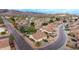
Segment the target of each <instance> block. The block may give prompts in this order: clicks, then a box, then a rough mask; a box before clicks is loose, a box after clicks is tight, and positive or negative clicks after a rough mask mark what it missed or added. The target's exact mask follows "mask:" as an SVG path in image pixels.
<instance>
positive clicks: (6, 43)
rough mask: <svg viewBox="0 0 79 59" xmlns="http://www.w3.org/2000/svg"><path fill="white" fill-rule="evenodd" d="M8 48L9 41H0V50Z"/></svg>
mask: <svg viewBox="0 0 79 59" xmlns="http://www.w3.org/2000/svg"><path fill="white" fill-rule="evenodd" d="M8 46H9V40H8V39H0V48H5V47H8Z"/></svg>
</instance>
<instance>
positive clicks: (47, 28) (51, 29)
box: [42, 23, 55, 32]
mask: <svg viewBox="0 0 79 59" xmlns="http://www.w3.org/2000/svg"><path fill="white" fill-rule="evenodd" d="M54 28H55V26H54V24H53V23H50V24H48V25H47V26H43V27H42V30H46V31H48V32H52V31H53V30H54Z"/></svg>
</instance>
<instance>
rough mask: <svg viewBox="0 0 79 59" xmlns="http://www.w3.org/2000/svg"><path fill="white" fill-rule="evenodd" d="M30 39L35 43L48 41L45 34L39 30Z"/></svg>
mask: <svg viewBox="0 0 79 59" xmlns="http://www.w3.org/2000/svg"><path fill="white" fill-rule="evenodd" d="M30 38H31V39H33V40H35V41H41V40H43V39H47V35H46V34H45V33H44V32H42V31H40V30H38V31H37V32H36V33H34V34H32V35H30Z"/></svg>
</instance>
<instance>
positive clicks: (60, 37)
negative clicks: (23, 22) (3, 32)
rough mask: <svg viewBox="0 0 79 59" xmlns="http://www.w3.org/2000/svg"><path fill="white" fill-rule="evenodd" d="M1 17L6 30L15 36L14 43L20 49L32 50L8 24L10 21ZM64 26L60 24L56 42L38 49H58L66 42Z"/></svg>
mask: <svg viewBox="0 0 79 59" xmlns="http://www.w3.org/2000/svg"><path fill="white" fill-rule="evenodd" d="M2 18H3V22H4V24H5V26H6V27H7V29H8V31H9V32H10V33H11V34H12V35H14V36H15V38H16V40H15V41H16V43H17V45H18V47H19V49H20V50H32V47H31V46H30V45H29V44H28V43H27V42H26V41H25V40H24V38H23V37H22V36H20V35H19V34H18V33H17V31H16V30H15V29H14V28H13V27H12V26H11V25H10V22H8V21H7V20H6V19H5V18H4V17H2ZM63 27H64V26H63V25H60V27H59V31H58V32H59V35H58V39H57V41H56V42H54V43H52V44H51V45H49V46H46V47H44V48H40V49H38V50H56V49H59V48H60V47H62V46H63V45H64V44H65V42H66V40H67V39H66V34H65V31H64V28H63Z"/></svg>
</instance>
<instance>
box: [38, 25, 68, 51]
mask: <svg viewBox="0 0 79 59" xmlns="http://www.w3.org/2000/svg"><path fill="white" fill-rule="evenodd" d="M58 32H59V35H58V39H57V41H56V42H54V43H52V44H51V45H49V46H46V47H44V48H40V49H39V50H57V49H59V48H60V47H62V46H63V45H64V44H65V42H66V40H67V39H66V33H65V31H64V26H63V25H60V27H59V31H58Z"/></svg>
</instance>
